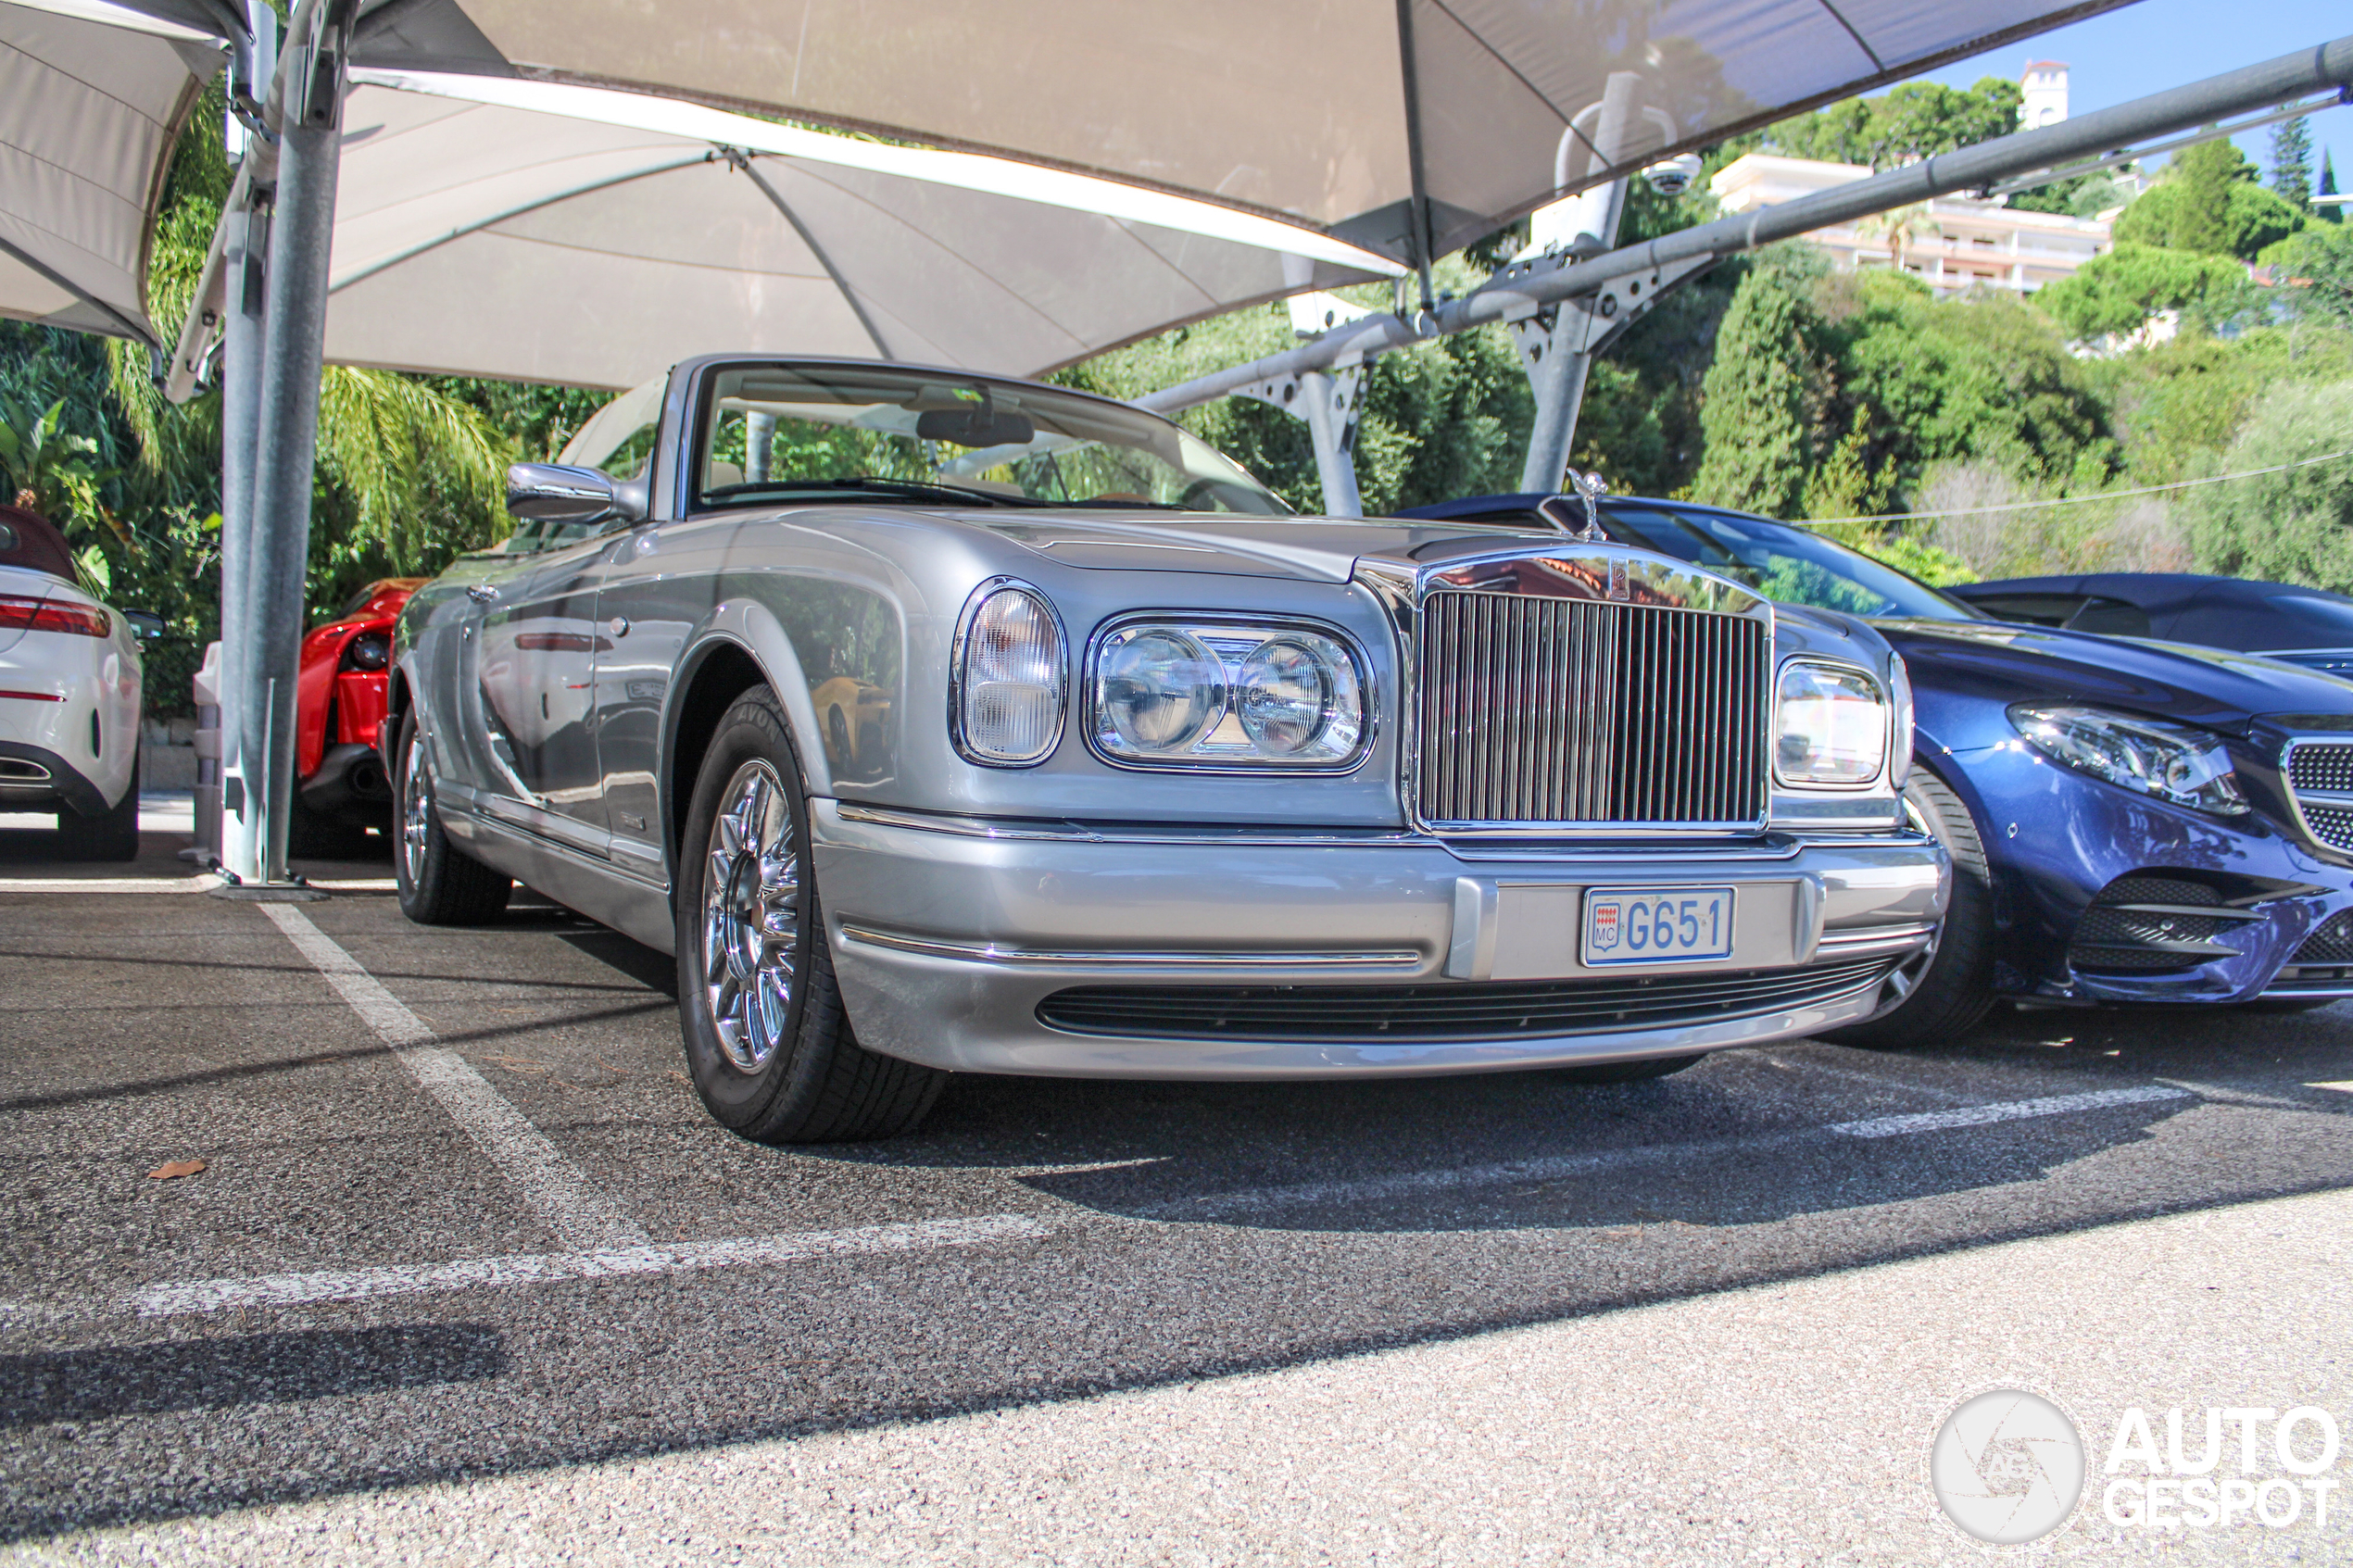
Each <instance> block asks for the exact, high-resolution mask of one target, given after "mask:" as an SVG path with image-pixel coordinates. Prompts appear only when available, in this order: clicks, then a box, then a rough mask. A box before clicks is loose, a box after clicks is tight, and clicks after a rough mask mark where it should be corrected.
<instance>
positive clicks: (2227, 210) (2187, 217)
mask: <svg viewBox="0 0 2353 1568" xmlns="http://www.w3.org/2000/svg"><path fill="white" fill-rule="evenodd" d="M2174 162H2175V163H2176V164H2177V165H2178V166H2179V168H2180V176H2179V183H2178V185H2177V187H2176V188H2177V189H2178V190H2179V191H2180V193H2181V194H2180V196H2179V197H2178V198H2177V201H2176V203H2175V207H2174V212H2173V235H2172V243H2173V245H2174V248H2175V249H2178V250H2190V251H2196V252H2198V253H2200V254H2201V255H2206V256H2229V255H2233V254H2234V251H2233V245H2232V244H2231V242H2232V241H2233V239H2234V238H2235V237H2236V236H2235V235H2234V234H2233V232H2232V228H2231V186H2232V185H2233V183H2235V182H2238V181H2239V180H2240V179H2241V178H2242V177H2243V176H2242V174H2241V172H2240V171H2241V169H2244V168H2245V166H2246V157H2244V155H2242V154H2241V153H2240V152H2239V150H2238V148H2236V147H2234V146H2233V145H2232V144H2230V143H2229V142H2228V141H2226V140H2221V139H2219V138H2218V139H2217V140H2215V141H2211V142H2200V143H2198V144H2196V146H2193V147H2190V148H2188V149H2187V150H2186V151H2184V152H2183V154H2182V155H2181V157H2178V158H2176V159H2174Z"/></svg>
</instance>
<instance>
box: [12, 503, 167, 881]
mask: <svg viewBox="0 0 2353 1568" xmlns="http://www.w3.org/2000/svg"><path fill="white" fill-rule="evenodd" d="M140 676H141V666H140V659H139V644H138V639H137V636H136V634H135V633H134V631H133V629H132V623H131V621H130V620H129V619H128V618H126V617H125V616H123V615H121V614H120V613H119V612H117V611H115V610H112V609H109V608H107V607H106V606H105V605H103V604H100V603H99V602H98V601H97V600H96V599H94V598H92V597H91V596H89V595H88V594H85V593H83V592H82V589H81V588H80V587H78V586H77V585H76V584H75V583H74V580H73V557H72V555H71V553H70V552H69V550H68V549H67V548H66V542H65V540H64V538H63V537H62V536H60V535H59V534H58V533H57V529H56V528H54V527H52V526H51V525H50V524H49V523H48V522H47V521H45V520H44V519H43V518H41V517H40V516H39V515H37V514H35V513H32V512H29V511H25V510H23V509H22V508H18V507H6V506H0V811H54V812H56V813H57V840H58V847H59V849H60V850H62V851H63V852H64V853H65V854H66V855H67V856H69V857H70V858H72V859H91V860H128V859H132V857H134V856H136V855H137V854H138V853H139V696H140Z"/></svg>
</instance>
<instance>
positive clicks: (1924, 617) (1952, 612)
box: [1580, 495, 1994, 621]
mask: <svg viewBox="0 0 2353 1568" xmlns="http://www.w3.org/2000/svg"><path fill="white" fill-rule="evenodd" d="M1634 511H1646V512H1650V513H1653V514H1655V515H1657V516H1662V517H1666V518H1668V519H1670V520H1672V521H1674V522H1676V523H1677V524H1678V525H1680V527H1682V528H1684V529H1686V530H1691V531H1693V532H1695V533H1699V537H1700V538H1701V539H1703V540H1705V542H1706V543H1708V544H1710V545H1713V546H1715V547H1717V548H1718V549H1721V548H1722V546H1721V545H1720V544H1719V543H1718V542H1717V541H1715V540H1712V539H1708V538H1707V536H1706V535H1705V533H1703V532H1699V531H1698V530H1697V529H1696V528H1695V526H1694V525H1695V523H1696V522H1697V521H1698V520H1699V519H1701V518H1712V519H1720V520H1722V521H1725V522H1728V523H1731V524H1735V525H1738V526H1740V527H1742V528H1752V527H1757V526H1762V527H1764V528H1767V529H1771V530H1774V531H1776V532H1777V533H1779V534H1780V535H1781V537H1783V538H1785V539H1790V540H1794V541H1797V542H1800V543H1802V544H1803V546H1805V548H1804V550H1803V551H1799V550H1792V551H1790V552H1789V553H1790V554H1791V555H1793V556H1794V557H1796V558H1798V559H1799V560H1801V561H1805V562H1806V564H1809V565H1812V566H1816V567H1818V568H1820V569H1821V570H1823V571H1829V572H1831V574H1832V575H1834V576H1840V577H1842V578H1843V580H1844V581H1847V582H1852V583H1856V585H1857V586H1858V587H1861V588H1863V589H1864V590H1865V591H1867V592H1870V593H1875V594H1880V595H1881V597H1886V595H1885V594H1884V593H1882V592H1881V590H1880V589H1879V588H1877V587H1875V586H1873V585H1872V584H1871V583H1870V582H1869V578H1864V577H1856V576H1853V575H1850V574H1848V573H1845V572H1842V571H1840V570H1839V567H1840V566H1843V563H1844V561H1845V560H1847V559H1853V560H1856V561H1861V562H1863V563H1864V564H1865V565H1867V566H1868V567H1869V569H1870V570H1871V571H1873V572H1884V573H1886V574H1887V575H1888V576H1890V577H1893V578H1894V579H1896V580H1897V582H1899V583H1905V584H1907V585H1909V586H1910V587H1911V588H1912V589H1913V590H1915V591H1916V592H1917V593H1919V595H1920V596H1923V597H1924V598H1926V599H1927V600H1928V601H1929V602H1930V604H1931V605H1934V606H1942V607H1943V608H1944V609H1945V610H1946V611H1948V613H1946V614H1943V615H1937V614H1921V613H1919V612H1918V611H1917V610H1913V609H1908V608H1902V607H1900V606H1899V607H1898V608H1894V609H1891V610H1887V611H1882V612H1877V613H1873V614H1869V615H1865V614H1863V613H1862V612H1860V611H1857V610H1851V609H1841V608H1838V607H1837V606H1835V605H1812V604H1806V603H1805V602H1803V601H1802V600H1796V599H1775V600H1773V602H1774V603H1776V604H1781V605H1787V606H1790V607H1791V608H1797V609H1821V610H1829V611H1831V612H1832V613H1834V614H1839V615H1853V616H1855V617H1856V619H1858V620H1863V621H1992V620H1993V619H1994V618H1993V617H1992V616H1989V615H1987V614H1986V613H1985V612H1984V611H1983V610H1982V609H1979V608H1977V607H1976V606H1974V605H1971V604H1969V603H1967V602H1966V601H1964V600H1961V599H1957V598H1955V597H1954V596H1952V595H1950V594H1947V593H1945V592H1944V590H1942V589H1940V588H1935V587H1931V585H1930V584H1928V583H1923V582H1921V581H1920V580H1919V578H1917V577H1915V576H1913V575H1912V574H1911V573H1910V572H1908V571H1904V570H1903V569H1902V568H1900V567H1894V566H1890V565H1889V564H1888V563H1887V562H1885V561H1883V560H1881V559H1879V558H1876V557H1873V556H1868V555H1865V554H1864V553H1863V552H1862V551H1860V550H1857V549H1855V548H1854V547H1852V546H1846V545H1842V544H1840V543H1839V542H1838V541H1837V540H1835V539H1829V538H1825V537H1823V536H1822V535H1821V534H1819V533H1814V532H1812V531H1811V530H1809V529H1804V528H1799V527H1797V526H1795V525H1794V524H1792V523H1786V522H1780V521H1776V520H1774V519H1772V518H1769V517H1759V516H1757V515H1756V514H1755V513H1754V512H1742V511H1734V510H1732V509H1731V508H1729V507H1707V506H1702V505H1700V504H1698V503H1696V502H1692V501H1659V500H1654V499H1651V498H1650V497H1648V496H1631V495H1629V496H1625V497H1623V498H1619V497H1611V498H1609V499H1605V500H1604V501H1603V502H1602V503H1601V512H1602V526H1603V527H1604V529H1605V530H1607V531H1608V532H1609V533H1610V536H1611V537H1612V538H1613V539H1615V540H1617V542H1618V543H1619V544H1622V545H1628V546H1632V547H1633V548H1635V549H1638V550H1651V551H1654V552H1655V553H1656V554H1659V555H1664V556H1667V557H1669V558H1673V559H1677V560H1681V561H1683V562H1684V563H1685V564H1686V565H1689V566H1692V567H1695V568H1697V569H1698V570H1699V571H1713V572H1715V573H1717V574H1718V576H1730V577H1731V580H1732V581H1733V582H1735V583H1741V585H1742V586H1743V587H1744V588H1747V589H1748V590H1749V591H1750V592H1752V593H1755V594H1756V595H1758V596H1760V597H1765V598H1771V597H1772V596H1771V595H1770V594H1768V593H1767V592H1766V590H1765V587H1764V585H1763V584H1762V583H1748V582H1745V581H1743V579H1742V578H1740V577H1737V576H1732V574H1730V573H1729V572H1726V571H1724V570H1723V569H1722V568H1721V567H1718V566H1716V565H1713V564H1711V563H1709V562H1707V561H1705V560H1692V559H1691V558H1689V557H1684V556H1678V555H1676V554H1675V552H1673V551H1671V550H1661V549H1659V548H1658V546H1655V545H1654V544H1653V543H1651V541H1650V540H1648V539H1646V538H1644V537H1643V536H1642V533H1640V531H1639V530H1637V529H1635V528H1633V527H1632V526H1630V525H1629V524H1627V523H1625V522H1622V521H1620V519H1621V518H1622V517H1623V516H1624V514H1626V513H1628V512H1634ZM1580 521H1581V520H1580ZM1759 542H1760V543H1766V542H1768V541H1759ZM1816 552H1818V554H1819V555H1820V556H1822V557H1826V558H1828V559H1827V561H1826V560H1823V559H1811V560H1809V559H1808V558H1807V557H1808V555H1809V554H1811V553H1816ZM1831 563H1836V564H1831ZM1749 570H1754V569H1749Z"/></svg>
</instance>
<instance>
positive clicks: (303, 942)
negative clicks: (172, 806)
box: [255, 904, 647, 1253]
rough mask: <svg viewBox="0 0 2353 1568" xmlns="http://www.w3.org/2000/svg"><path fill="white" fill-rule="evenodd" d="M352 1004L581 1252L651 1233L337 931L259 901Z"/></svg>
mask: <svg viewBox="0 0 2353 1568" xmlns="http://www.w3.org/2000/svg"><path fill="white" fill-rule="evenodd" d="M255 908H257V909H259V910H260V911H261V912H262V913H263V914H265V915H268V916H269V917H270V919H271V922H273V923H275V924H276V926H277V927H278V929H279V930H280V931H283V932H284V933H285V934H286V937H287V940H289V941H291V942H292V943H293V944H294V945H295V947H296V949H297V950H298V951H299V952H300V953H301V954H302V956H303V957H304V958H306V959H308V960H310V963H311V967H312V968H314V969H316V970H318V972H320V973H321V974H322V975H324V976H325V977H326V981H327V984H328V985H332V986H333V987H334V988H335V990H336V991H337V993H339V994H340V995H341V996H342V997H343V999H344V1000H345V1001H346V1002H348V1003H350V1004H351V1010H352V1011H354V1012H356V1013H358V1014H359V1016H360V1017H361V1018H362V1019H364V1020H366V1021H367V1023H368V1026H369V1027H370V1028H371V1029H373V1030H374V1031H375V1032H376V1034H377V1035H378V1036H379V1037H381V1038H382V1039H383V1041H384V1044H385V1045H387V1046H390V1047H392V1054H393V1055H394V1056H396V1057H397V1058H399V1059H400V1065H401V1066H403V1067H406V1068H407V1069H408V1070H409V1072H410V1073H412V1074H414V1075H415V1077H416V1080H417V1082H418V1083H420V1084H422V1085H424V1087H425V1092H426V1093H427V1094H430V1095H432V1096H433V1098H435V1099H437V1100H439V1101H440V1102H441V1106H442V1109H443V1110H447V1111H448V1112H449V1114H450V1115H451V1116H453V1117H455V1118H456V1119H457V1122H458V1125H459V1126H460V1127H463V1128H464V1129H465V1130H466V1131H467V1133H468V1134H470V1135H472V1138H473V1140H474V1142H475V1143H477V1144H479V1145H481V1146H482V1151H483V1152H484V1154H487V1155H488V1156H490V1159H491V1160H492V1162H493V1163H495V1164H496V1165H497V1167H498V1169H499V1171H500V1172H501V1173H503V1174H504V1175H505V1176H506V1178H507V1179H508V1180H509V1181H510V1182H512V1183H513V1184H514V1185H516V1186H517V1187H519V1188H521V1189H522V1195H523V1197H524V1198H526V1199H528V1200H529V1202H530V1204H531V1206H532V1208H533V1209H534V1210H536V1211H537V1212H538V1215H539V1218H540V1219H541V1220H543V1221H545V1222H546V1223H547V1226H548V1228H549V1229H551V1230H553V1231H554V1232H555V1233H556V1236H557V1238H558V1239H559V1240H560V1241H562V1242H563V1243H564V1244H565V1245H566V1246H567V1247H569V1248H573V1249H574V1251H576V1252H582V1253H590V1252H600V1251H614V1250H620V1249H625V1248H642V1247H644V1246H645V1245H646V1241H647V1236H646V1233H645V1232H644V1231H643V1230H641V1229H640V1228H638V1226H637V1225H636V1224H635V1223H633V1222H632V1221H631V1220H630V1219H629V1218H628V1217H627V1216H626V1215H624V1214H623V1213H622V1212H621V1211H620V1210H618V1209H615V1208H614V1207H613V1205H612V1203H611V1201H610V1199H608V1198H606V1197H605V1196H604V1194H602V1193H600V1192H598V1190H597V1189H596V1188H595V1187H594V1186H593V1185H590V1183H589V1180H588V1178H587V1176H586V1175H585V1173H583V1172H582V1171H581V1169H580V1167H578V1166H577V1165H574V1164H573V1162H572V1161H571V1160H567V1159H565V1158H564V1157H563V1154H562V1151H560V1149H558V1148H556V1146H555V1145H554V1144H552V1143H549V1142H548V1141H547V1135H545V1134H543V1133H541V1132H540V1131H539V1129H538V1128H536V1127H535V1126H533V1125H532V1124H531V1123H530V1121H529V1120H528V1119H527V1118H526V1117H524V1115H523V1114H522V1111H520V1110H516V1109H515V1108H514V1107H513V1106H511V1105H510V1104H508V1103H507V1100H506V1098H504V1097H503V1096H501V1095H500V1094H499V1093H498V1091H497V1089H494V1088H492V1087H491V1086H490V1085H489V1083H488V1081H487V1080H485V1079H484V1077H483V1075H482V1074H481V1073H477V1072H475V1071H474V1070H473V1068H472V1066H471V1065H470V1064H468V1062H467V1061H466V1059H465V1058H463V1057H461V1056H459V1054H458V1053H457V1052H456V1051H453V1050H450V1049H449V1048H447V1047H445V1046H440V1045H436V1044H435V1043H434V1034H433V1031H432V1030H430V1029H428V1028H426V1027H425V1025H424V1021H423V1020H422V1019H420V1018H419V1017H418V1016H417V1015H416V1014H415V1013H413V1012H410V1011H409V1010H408V1009H407V1008H406V1007H404V1006H403V1005H401V1001H400V998H399V997H396V996H394V995H393V994H392V993H391V992H390V991H387V990H385V989H384V985H383V983H382V982H380V981H378V980H377V979H376V977H375V976H374V975H372V974H370V973H369V972H367V971H366V970H364V969H362V968H360V967H359V960H357V959H354V958H353V957H352V956H351V955H350V954H349V953H346V952H345V951H344V950H343V947H341V945H340V944H338V943H337V942H336V941H335V940H334V939H333V937H331V936H329V935H327V934H326V933H325V932H323V931H321V930H320V929H319V928H318V927H317V926H315V925H313V924H311V923H310V918H309V917H308V915H306V914H304V913H303V912H302V910H301V909H298V908H297V907H296V906H295V905H292V904H258V905H256V906H255Z"/></svg>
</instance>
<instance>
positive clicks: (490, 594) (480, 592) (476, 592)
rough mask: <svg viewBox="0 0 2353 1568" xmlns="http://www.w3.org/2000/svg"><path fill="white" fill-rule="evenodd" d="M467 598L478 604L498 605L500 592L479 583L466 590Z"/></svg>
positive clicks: (488, 585)
mask: <svg viewBox="0 0 2353 1568" xmlns="http://www.w3.org/2000/svg"><path fill="white" fill-rule="evenodd" d="M466 597H468V598H470V599H472V600H473V601H474V603H476V604H484V605H486V604H496V603H497V602H498V590H497V589H496V588H494V587H492V586H491V585H490V584H489V583H475V584H474V585H473V586H472V587H471V588H469V589H467V590H466Z"/></svg>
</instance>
